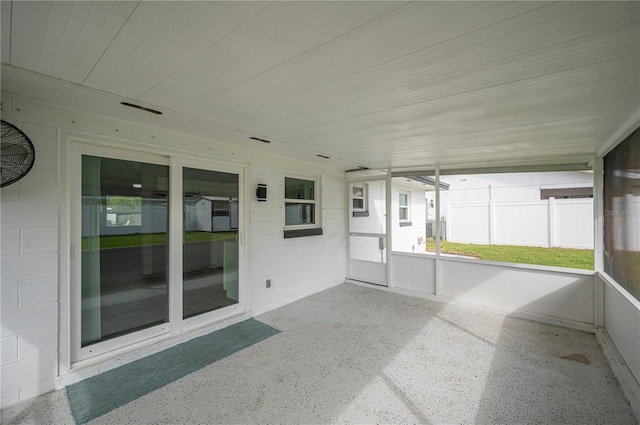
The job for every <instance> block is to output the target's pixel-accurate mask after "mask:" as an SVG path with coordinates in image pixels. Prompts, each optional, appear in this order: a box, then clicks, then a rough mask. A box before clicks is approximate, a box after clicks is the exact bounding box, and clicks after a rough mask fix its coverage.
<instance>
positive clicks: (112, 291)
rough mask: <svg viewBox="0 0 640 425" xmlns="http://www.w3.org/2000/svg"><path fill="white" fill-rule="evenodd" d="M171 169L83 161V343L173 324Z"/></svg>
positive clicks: (113, 161) (85, 158) (112, 161)
mask: <svg viewBox="0 0 640 425" xmlns="http://www.w3.org/2000/svg"><path fill="white" fill-rule="evenodd" d="M168 183H169V168H168V167H167V166H164V165H155V164H147V163H141V162H135V161H123V160H118V159H109V158H99V157H95V156H87V155H84V156H83V157H82V218H81V221H82V259H81V261H82V264H81V280H82V285H81V300H82V305H81V346H82V347H85V346H88V345H91V344H95V343H97V342H101V341H104V340H107V339H111V338H115V337H118V336H121V335H125V334H129V333H131V332H135V331H139V330H142V329H146V328H149V327H152V326H155V325H158V324H161V323H165V322H167V321H168V320H169V307H168V306H169V298H168V296H169V293H168V281H167V230H168V187H169V186H168Z"/></svg>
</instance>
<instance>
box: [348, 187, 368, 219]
mask: <svg viewBox="0 0 640 425" xmlns="http://www.w3.org/2000/svg"><path fill="white" fill-rule="evenodd" d="M367 191H368V187H367V184H366V183H357V184H354V185H353V186H352V187H351V209H352V211H353V212H354V213H365V212H367V211H369V201H368V199H367V195H368V194H367ZM354 216H355V215H354Z"/></svg>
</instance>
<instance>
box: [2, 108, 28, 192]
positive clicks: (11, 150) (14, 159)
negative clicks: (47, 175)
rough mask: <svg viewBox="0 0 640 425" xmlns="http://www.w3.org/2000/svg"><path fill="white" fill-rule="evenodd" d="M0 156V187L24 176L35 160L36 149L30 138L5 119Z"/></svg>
mask: <svg viewBox="0 0 640 425" xmlns="http://www.w3.org/2000/svg"><path fill="white" fill-rule="evenodd" d="M0 158H1V162H2V163H1V165H0V174H1V175H2V185H1V186H0V187H5V186H8V185H10V184H11V183H15V182H17V181H18V180H20V179H21V178H23V177H24V176H26V175H27V173H28V172H29V170H31V167H33V163H34V162H35V160H36V151H35V149H34V148H33V143H31V140H29V138H28V137H27V135H26V134H24V133H23V132H22V131H21V130H20V129H19V128H17V127H16V126H15V125H13V124H9V123H8V122H6V121H2V137H1V138H0Z"/></svg>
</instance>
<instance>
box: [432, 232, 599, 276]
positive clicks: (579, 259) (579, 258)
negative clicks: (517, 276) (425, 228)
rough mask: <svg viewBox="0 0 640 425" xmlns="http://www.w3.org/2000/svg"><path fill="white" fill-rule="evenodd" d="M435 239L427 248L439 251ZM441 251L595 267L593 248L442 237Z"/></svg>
mask: <svg viewBox="0 0 640 425" xmlns="http://www.w3.org/2000/svg"><path fill="white" fill-rule="evenodd" d="M435 250H436V243H435V240H433V239H432V238H429V239H428V240H427V251H429V252H435ZM440 252H442V253H445V254H458V255H466V256H468V257H473V258H477V259H480V260H489V261H501V262H504V263H521V264H537V265H540V266H555V267H569V268H574V269H584V270H593V250H592V249H570V248H540V247H536V246H513V245H475V244H464V243H455V242H447V241H441V243H440Z"/></svg>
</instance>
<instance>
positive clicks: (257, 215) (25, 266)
mask: <svg viewBox="0 0 640 425" xmlns="http://www.w3.org/2000/svg"><path fill="white" fill-rule="evenodd" d="M2 103H3V105H4V106H8V107H7V108H5V107H3V119H5V120H8V121H10V122H12V123H15V124H17V125H18V126H19V127H21V128H22V130H23V131H24V132H25V133H26V134H27V135H28V136H29V137H30V138H31V139H32V141H33V142H34V145H35V147H36V163H35V166H34V167H33V169H32V170H31V172H30V173H29V174H28V175H27V176H26V177H25V178H24V179H23V180H21V181H20V182H18V183H16V184H14V185H11V186H8V187H6V188H3V189H2V190H1V193H0V196H1V198H0V199H1V203H0V208H1V210H0V212H1V216H0V225H1V226H2V231H1V234H2V245H1V251H0V253H1V254H2V259H1V261H2V264H1V266H2V270H1V275H0V277H1V279H0V282H1V284H0V289H1V292H0V297H1V298H0V301H1V303H0V304H1V306H0V307H1V309H0V313H1V315H2V317H1V334H0V355H1V356H2V357H1V358H0V360H1V365H0V380H1V384H0V387H1V388H0V406H2V407H5V406H8V405H11V404H14V403H17V402H19V401H21V400H26V399H29V398H32V397H34V396H36V395H38V394H42V393H44V392H47V391H49V390H52V389H53V388H54V381H55V380H56V377H58V375H59V374H61V373H65V371H66V368H67V367H68V362H67V360H65V350H64V349H61V346H60V344H62V346H64V345H65V344H67V343H68V341H66V338H67V332H66V330H65V329H66V325H65V324H64V323H61V327H60V329H59V327H58V320H59V317H64V314H63V313H62V312H61V311H60V310H59V308H60V306H61V305H64V303H65V302H67V301H66V300H65V299H63V298H59V297H58V294H59V293H62V294H64V293H65V291H63V288H68V282H66V280H61V279H60V276H65V272H64V269H63V268H62V267H60V270H59V261H60V260H61V259H64V258H66V256H67V255H68V252H66V247H60V241H61V240H63V236H62V235H63V232H64V231H65V230H64V229H63V228H62V227H60V225H59V221H62V220H63V219H64V217H59V211H60V207H61V205H60V204H59V192H61V191H59V190H58V189H59V188H58V172H59V164H60V163H59V158H58V153H59V148H58V144H59V141H58V137H59V136H58V134H59V130H60V129H62V130H64V129H69V127H73V130H76V131H80V132H84V133H87V134H89V136H88V138H89V139H91V136H90V135H91V134H96V135H107V136H109V135H110V136H117V137H118V138H120V139H125V140H135V141H144V143H146V144H148V146H146V147H144V145H143V144H141V145H139V146H142V147H143V148H144V149H146V150H149V151H150V152H154V151H155V148H156V146H152V145H151V144H152V143H153V144H154V145H157V147H160V148H163V147H166V148H175V147H176V143H175V141H176V139H179V140H181V141H182V143H181V146H180V148H181V149H182V150H183V151H189V152H191V154H193V155H194V156H197V157H201V158H202V157H205V158H206V157H207V156H209V157H211V156H210V155H211V152H212V151H215V152H216V159H218V160H222V161H225V160H227V159H228V160H232V161H240V162H241V163H243V164H245V166H246V169H247V173H248V174H247V176H248V178H247V179H246V181H245V183H246V187H245V189H246V192H247V194H248V200H249V205H248V206H249V209H250V217H251V219H250V222H249V223H247V225H248V229H247V230H248V232H247V234H246V236H245V237H246V240H247V242H248V243H249V245H250V251H249V253H248V257H249V258H247V260H248V280H249V285H250V286H249V290H250V301H251V305H250V308H252V310H253V312H254V313H256V314H257V313H260V312H264V311H268V310H270V309H273V308H277V307H279V306H281V305H284V304H287V303H289V302H291V301H294V300H296V299H299V298H302V297H304V296H307V295H310V294H312V293H315V292H318V291H321V290H323V289H325V288H328V287H331V286H333V285H337V284H339V283H342V282H344V279H345V276H346V246H347V242H346V211H345V208H346V204H345V202H346V200H345V198H346V195H345V183H344V175H343V173H341V172H339V171H337V170H334V169H331V168H330V167H322V166H320V165H315V164H312V163H307V162H302V161H296V160H291V159H285V158H283V157H280V156H276V155H269V154H264V153H260V154H256V152H255V151H252V150H249V149H243V148H238V147H236V146H233V145H229V144H223V143H219V142H216V141H211V140H203V139H200V138H195V137H191V136H187V135H181V134H176V133H172V132H168V131H166V130H162V129H159V128H149V127H144V126H140V125H137V124H135V123H131V122H122V121H114V120H111V119H109V118H106V117H97V116H92V115H89V114H85V113H83V112H80V111H73V110H67V109H62V108H57V107H54V106H49V105H43V104H40V103H38V102H33V101H30V100H25V99H15V98H13V99H12V98H10V97H3V98H2ZM72 124H73V125H72ZM114 128H117V129H118V130H119V131H118V133H117V134H113V131H114ZM285 169H286V170H288V171H293V172H298V173H308V174H310V175H317V176H320V179H321V188H322V199H321V208H322V227H323V231H324V234H323V235H321V236H311V237H302V238H294V239H284V237H283V227H284V193H283V192H284V187H283V185H284V170H285ZM258 183H267V184H268V188H269V198H268V201H267V202H266V203H263V202H260V203H259V202H258V201H257V200H256V199H255V188H256V186H257V184H258ZM60 189H62V190H64V188H60ZM267 278H270V279H271V281H272V286H271V288H270V289H266V285H265V280H266V279H267ZM65 290H66V289H65ZM215 326H217V324H216V325H213V326H212V327H215ZM59 334H60V335H61V337H60V338H59ZM175 339H176V340H180V341H182V340H183V339H184V336H176V338H175ZM172 341H173V340H172ZM172 343H173V342H170V343H168V344H172ZM162 344H167V342H165V343H161V344H157V346H156V345H154V346H150V347H147V348H144V349H140V350H138V351H135V352H131V353H123V354H122V355H121V356H118V358H117V359H116V360H109V361H106V362H104V363H99V364H96V365H92V366H90V367H87V368H85V369H82V371H80V372H74V373H73V374H71V375H68V376H67V377H65V379H64V382H67V383H68V382H71V381H73V380H74V379H82V378H86V377H89V376H91V375H93V374H95V373H98V372H100V371H104V370H108V369H109V368H112V367H116V366H118V365H120V364H125V363H127V362H129V361H131V360H135V359H138V358H140V357H141V356H145V355H148V354H149V353H153V352H157V351H158V349H161V348H162V346H163V345H162ZM59 379H60V378H58V380H59Z"/></svg>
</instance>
